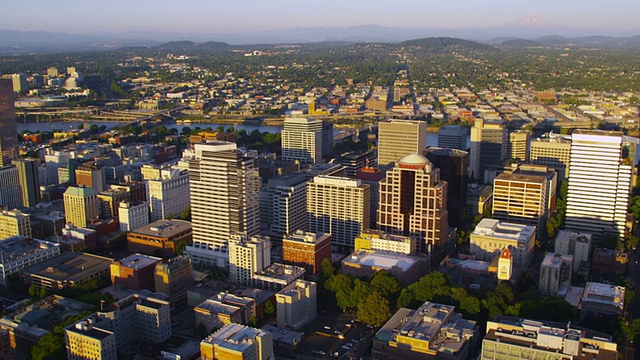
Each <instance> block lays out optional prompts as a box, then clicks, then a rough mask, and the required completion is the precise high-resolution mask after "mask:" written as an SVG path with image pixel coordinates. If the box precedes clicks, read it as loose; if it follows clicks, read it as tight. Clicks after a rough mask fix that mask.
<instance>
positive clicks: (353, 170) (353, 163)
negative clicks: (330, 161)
mask: <svg viewBox="0 0 640 360" xmlns="http://www.w3.org/2000/svg"><path fill="white" fill-rule="evenodd" d="M377 161H378V159H377V157H376V152H375V150H374V149H369V150H367V151H364V152H360V153H358V152H350V153H346V154H343V155H342V156H340V158H338V159H336V161H335V163H336V164H340V165H342V166H344V167H345V168H346V169H347V177H350V178H353V177H355V176H356V174H357V173H358V171H360V170H362V169H363V168H365V167H374V166H376V164H377Z"/></svg>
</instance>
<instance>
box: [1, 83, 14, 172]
mask: <svg viewBox="0 0 640 360" xmlns="http://www.w3.org/2000/svg"><path fill="white" fill-rule="evenodd" d="M14 91H15V89H14V87H13V83H12V81H11V79H0V167H2V166H5V165H9V164H10V163H11V160H14V159H17V158H18V138H17V136H16V134H17V133H18V130H17V126H16V109H15V106H14V100H15V95H14V94H13V92H14Z"/></svg>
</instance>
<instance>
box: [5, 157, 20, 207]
mask: <svg viewBox="0 0 640 360" xmlns="http://www.w3.org/2000/svg"><path fill="white" fill-rule="evenodd" d="M0 206H2V207H3V208H4V209H6V210H11V209H22V190H21V189H20V175H19V174H18V168H17V167H16V166H15V165H13V164H9V165H6V166H2V167H0Z"/></svg>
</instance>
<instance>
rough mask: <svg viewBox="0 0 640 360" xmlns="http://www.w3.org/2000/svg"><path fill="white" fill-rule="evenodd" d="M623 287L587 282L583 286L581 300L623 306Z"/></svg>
mask: <svg viewBox="0 0 640 360" xmlns="http://www.w3.org/2000/svg"><path fill="white" fill-rule="evenodd" d="M624 294H625V288H624V287H622V286H616V285H609V284H601V283H596V282H588V283H587V285H586V286H585V288H584V293H583V296H582V301H583V302H584V301H585V300H586V301H590V302H599V303H603V304H610V305H614V306H617V307H620V308H622V307H624Z"/></svg>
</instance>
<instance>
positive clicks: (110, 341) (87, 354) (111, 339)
mask: <svg viewBox="0 0 640 360" xmlns="http://www.w3.org/2000/svg"><path fill="white" fill-rule="evenodd" d="M94 325H95V324H94V320H93V319H91V318H89V319H85V320H82V321H79V322H77V323H75V324H74V325H73V326H71V327H67V328H66V329H65V342H66V348H67V359H70V360H86V359H101V360H117V359H118V348H117V346H116V337H115V335H114V333H113V331H109V330H104V329H101V328H98V327H95V326H94Z"/></svg>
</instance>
